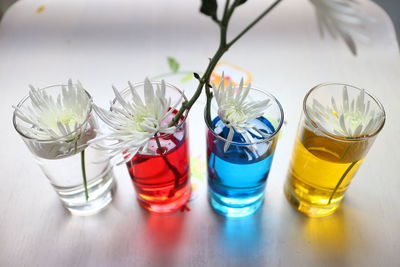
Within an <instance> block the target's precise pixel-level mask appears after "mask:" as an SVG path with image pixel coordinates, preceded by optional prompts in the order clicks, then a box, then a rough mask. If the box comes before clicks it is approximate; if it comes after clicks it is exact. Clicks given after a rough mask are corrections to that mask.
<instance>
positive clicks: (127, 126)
mask: <svg viewBox="0 0 400 267" xmlns="http://www.w3.org/2000/svg"><path fill="white" fill-rule="evenodd" d="M113 90H114V94H115V101H114V102H113V103H111V111H106V110H104V109H102V108H100V107H97V106H95V110H96V112H97V114H98V115H99V116H100V118H101V119H102V120H103V121H104V122H105V123H106V124H107V125H108V126H109V127H110V132H109V133H104V134H103V135H102V136H100V137H99V138H97V139H96V140H94V142H96V141H98V140H100V139H102V140H106V141H108V142H109V144H96V146H97V147H98V148H99V149H102V150H106V151H108V156H109V157H115V156H118V155H123V160H122V161H120V162H119V163H118V164H122V163H125V162H128V161H129V160H131V159H132V158H133V157H134V156H135V154H136V153H137V152H138V151H139V150H140V149H146V145H147V144H148V142H149V141H150V139H151V138H153V137H154V136H156V135H157V134H159V133H161V134H171V133H173V132H174V131H175V128H176V127H175V126H169V125H168V123H169V121H167V120H166V119H167V118H168V117H169V116H170V115H171V114H172V112H174V111H175V109H176V107H177V106H178V105H179V103H180V102H181V99H182V98H181V99H180V100H179V101H177V103H175V104H174V105H173V106H171V105H172V103H171V98H168V99H167V98H166V96H165V90H166V85H165V82H164V81H163V80H162V81H161V84H160V85H158V84H157V88H156V89H154V88H153V85H152V84H151V82H150V80H149V79H147V78H146V79H145V81H144V100H143V99H141V97H140V96H139V94H138V92H137V91H136V89H135V88H134V86H133V85H132V84H131V83H130V82H129V91H130V94H131V98H130V99H126V98H124V96H123V95H121V94H120V93H119V92H118V90H117V89H116V88H115V87H113Z"/></svg>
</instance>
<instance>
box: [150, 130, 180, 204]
mask: <svg viewBox="0 0 400 267" xmlns="http://www.w3.org/2000/svg"><path fill="white" fill-rule="evenodd" d="M154 140H156V143H157V147H158V149H159V150H160V154H161V158H162V159H163V160H164V162H165V164H167V166H168V168H169V169H170V170H171V171H172V173H173V174H174V176H175V182H174V187H173V188H172V189H171V191H170V193H169V194H168V197H173V196H174V195H175V191H176V190H177V189H178V186H179V178H180V176H181V174H180V173H179V171H178V169H177V168H176V167H175V166H174V165H172V163H171V162H169V160H168V159H167V158H166V157H165V154H164V151H163V149H162V146H161V143H160V140H158V137H157V134H155V135H154Z"/></svg>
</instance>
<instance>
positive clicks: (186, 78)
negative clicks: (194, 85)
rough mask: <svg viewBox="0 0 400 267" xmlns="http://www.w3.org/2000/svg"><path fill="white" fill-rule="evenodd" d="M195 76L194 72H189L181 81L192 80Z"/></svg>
mask: <svg viewBox="0 0 400 267" xmlns="http://www.w3.org/2000/svg"><path fill="white" fill-rule="evenodd" d="M192 78H193V73H191V72H188V73H187V74H186V75H185V76H183V78H182V79H181V83H185V82H188V81H190V80H191V79H192Z"/></svg>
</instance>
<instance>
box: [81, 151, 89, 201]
mask: <svg viewBox="0 0 400 267" xmlns="http://www.w3.org/2000/svg"><path fill="white" fill-rule="evenodd" d="M81 167H82V177H83V187H84V188H85V197H86V201H88V200H89V191H88V187H87V180H86V165H85V150H82V152H81Z"/></svg>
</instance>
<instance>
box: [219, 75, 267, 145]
mask: <svg viewBox="0 0 400 267" xmlns="http://www.w3.org/2000/svg"><path fill="white" fill-rule="evenodd" d="M250 88H251V84H249V85H248V86H247V87H245V88H244V87H243V78H242V79H241V81H240V84H239V86H238V87H233V86H232V83H231V82H229V85H228V87H227V88H225V86H224V74H222V78H221V82H220V84H219V86H218V88H217V87H216V86H215V84H213V91H214V96H215V99H216V101H217V104H218V116H219V118H220V119H221V120H222V122H223V123H224V124H225V125H226V127H228V128H229V133H228V137H227V142H225V145H224V152H226V151H227V150H228V148H229V145H230V142H231V141H232V139H233V135H234V133H235V131H236V132H238V133H240V134H242V136H243V138H244V139H245V140H246V142H248V143H252V137H251V134H250V132H251V133H253V134H255V135H257V136H261V137H264V134H263V133H262V132H261V131H259V130H258V129H257V127H256V126H255V125H253V124H250V123H249V121H251V120H254V119H256V118H258V117H261V116H262V115H263V114H264V111H265V109H267V108H268V106H269V105H270V103H269V102H270V100H269V99H267V100H262V101H249V100H246V97H247V95H248V93H249V90H250Z"/></svg>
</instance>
